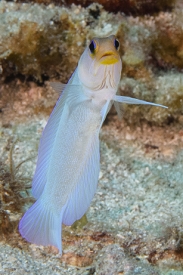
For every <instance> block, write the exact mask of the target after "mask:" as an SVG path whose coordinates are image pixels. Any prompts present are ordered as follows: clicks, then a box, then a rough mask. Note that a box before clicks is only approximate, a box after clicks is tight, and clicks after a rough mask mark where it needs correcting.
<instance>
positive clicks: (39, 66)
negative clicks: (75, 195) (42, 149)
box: [0, 0, 183, 275]
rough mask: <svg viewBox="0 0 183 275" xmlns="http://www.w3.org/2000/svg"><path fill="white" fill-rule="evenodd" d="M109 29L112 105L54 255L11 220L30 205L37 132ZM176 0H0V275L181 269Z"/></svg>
mask: <svg viewBox="0 0 183 275" xmlns="http://www.w3.org/2000/svg"><path fill="white" fill-rule="evenodd" d="M111 34H115V35H116V36H117V38H118V40H119V42H120V54H121V58H122V63H123V70H122V78H121V82H120V85H119V94H121V95H125V96H131V97H135V98H139V99H143V100H147V101H152V102H155V103H159V104H163V105H166V106H168V109H163V108H157V107H152V106H142V105H125V104H123V105H122V114H123V117H122V120H119V119H118V117H117V114H116V112H115V111H114V109H112V110H111V111H110V113H109V114H108V116H107V119H106V121H105V123H104V125H103V127H102V131H101V134H100V141H101V172H100V177H99V183H98V188H97V193H96V194H95V197H94V199H93V201H92V204H91V206H90V208H89V209H88V211H87V213H86V216H84V218H83V219H82V220H81V221H79V222H78V223H76V224H74V225H73V226H71V227H66V226H64V227H63V237H62V241H63V256H62V257H60V256H59V255H58V254H57V251H56V250H54V248H51V247H43V246H36V245H33V244H30V243H27V242H26V241H25V240H23V239H22V238H21V236H20V235H19V232H18V229H17V226H18V222H19V220H20V218H21V217H22V214H23V213H24V212H25V210H26V209H28V207H29V206H30V205H31V204H32V203H33V202H34V199H33V197H32V195H31V180H32V177H33V173H34V170H35V165H36V157H37V150H38V145H39V139H40V136H41V133H42V130H43V128H44V126H45V125H46V121H47V119H48V117H49V115H50V113H51V111H52V109H53V107H54V105H55V102H56V100H57V98H58V97H59V94H57V93H56V92H55V91H53V90H52V88H51V87H50V86H49V81H60V82H63V83H67V81H68V79H69V78H70V76H71V74H72V73H73V71H74V69H75V68H76V66H77V62H78V60H79V58H80V56H81V54H82V52H83V51H84V48H85V47H86V45H87V43H88V42H89V41H90V39H91V38H92V37H94V36H97V37H104V36H109V35H111ZM182 72H183V1H182V0H177V1H173V0H172V1H168V0H159V1H152V0H149V1H144V0H134V1H130V0H116V1H115V0H111V1H104V0H103V1H102V0H101V1H100V0H98V1H89V0H88V1H87V0H85V1H79V0H76V1H71V0H70V1H66V0H65V1H58V0H36V1H28V0H27V1H0V274H50V275H51V274H72V275H74V274H82V275H89V274H95V275H120V274H123V275H135V274H139V275H142V274H143V275H183V190H182V189H183V188H182V187H183V75H182Z"/></svg>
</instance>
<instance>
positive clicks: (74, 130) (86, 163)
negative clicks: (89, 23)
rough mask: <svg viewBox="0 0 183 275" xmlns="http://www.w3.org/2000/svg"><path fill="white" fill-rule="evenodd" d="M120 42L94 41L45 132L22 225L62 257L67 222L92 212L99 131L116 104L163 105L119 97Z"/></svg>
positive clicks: (110, 38)
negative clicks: (90, 207) (63, 226)
mask: <svg viewBox="0 0 183 275" xmlns="http://www.w3.org/2000/svg"><path fill="white" fill-rule="evenodd" d="M119 47H120V43H119V41H118V39H117V38H116V37H115V36H114V35H111V36H108V37H104V38H97V37H94V38H93V39H92V40H91V41H90V43H89V45H88V46H87V47H86V49H85V50H84V52H83V54H82V55H81V57H80V60H79V62H78V66H77V68H76V69H75V71H74V73H73V74H72V76H71V78H70V80H69V81H68V83H67V84H66V85H63V84H61V83H53V84H52V87H53V88H54V89H55V90H56V91H60V90H63V91H62V93H61V95H60V97H59V99H58V101H57V103H56V105H55V107H54V109H53V111H52V113H51V115H50V117H49V119H48V122H47V125H46V127H45V129H44V130H43V133H42V136H41V139H40V145H39V149H38V159H37V164H36V170H35V174H34V177H33V181H32V194H33V196H34V198H35V199H36V201H35V203H34V204H33V205H32V206H31V207H30V208H29V209H28V210H27V211H26V213H25V214H24V215H23V217H22V219H21V220H20V222H19V232H20V234H21V236H22V237H23V238H24V239H26V240H27V241H28V242H30V243H34V244H37V245H43V246H48V245H51V246H55V247H57V248H58V250H59V253H60V254H62V224H65V225H68V226H69V225H72V224H73V223H74V222H75V221H76V220H79V219H80V218H81V217H82V216H83V215H84V214H85V213H86V211H87V210H88V208H89V206H90V204H91V201H92V199H93V197H94V194H95V192H96V189H97V183H98V178H99V171H100V152H99V132H100V129H101V127H102V124H103V122H104V120H105V118H106V115H107V113H108V112H109V110H110V108H111V106H112V104H113V103H116V104H118V103H128V104H150V105H153V106H159V107H165V108H166V106H163V105H160V104H156V103H152V102H146V101H143V100H139V99H135V98H130V97H125V96H120V95H117V90H118V86H119V82H120V79H121V70H122V61H121V58H120V54H119Z"/></svg>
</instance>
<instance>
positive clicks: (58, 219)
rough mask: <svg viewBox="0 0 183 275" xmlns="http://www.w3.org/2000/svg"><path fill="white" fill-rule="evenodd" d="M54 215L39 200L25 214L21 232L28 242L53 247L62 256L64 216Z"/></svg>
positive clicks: (20, 227)
mask: <svg viewBox="0 0 183 275" xmlns="http://www.w3.org/2000/svg"><path fill="white" fill-rule="evenodd" d="M63 211H64V209H62V212H61V213H60V214H59V215H58V214H55V213H53V212H52V211H51V210H50V209H49V208H48V207H47V205H44V204H43V203H42V201H41V200H40V199H38V200H37V201H36V202H35V203H34V204H33V205H32V206H31V207H30V208H29V209H28V210H27V212H26V213H25V214H24V216H23V218H22V219H21V220H20V223H19V232H20V234H21V235H22V237H23V238H25V239H26V240H27V241H28V242H31V243H35V244H37V245H53V246H56V247H57V248H58V249H59V252H60V254H62V240H61V230H62V228H61V227H62V215H63Z"/></svg>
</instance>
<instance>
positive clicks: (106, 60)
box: [99, 52, 119, 65]
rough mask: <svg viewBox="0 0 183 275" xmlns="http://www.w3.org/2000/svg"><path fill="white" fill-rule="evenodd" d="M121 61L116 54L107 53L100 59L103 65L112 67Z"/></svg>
mask: <svg viewBox="0 0 183 275" xmlns="http://www.w3.org/2000/svg"><path fill="white" fill-rule="evenodd" d="M118 61H119V57H118V56H117V55H116V54H114V52H105V53H104V54H103V55H102V56H101V57H100V59H99V63H100V64H102V65H112V64H115V63H117V62H118Z"/></svg>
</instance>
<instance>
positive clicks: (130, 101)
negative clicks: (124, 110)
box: [113, 95, 168, 108]
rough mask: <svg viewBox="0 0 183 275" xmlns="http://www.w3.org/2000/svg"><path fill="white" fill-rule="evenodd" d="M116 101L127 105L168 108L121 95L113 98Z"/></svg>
mask: <svg viewBox="0 0 183 275" xmlns="http://www.w3.org/2000/svg"><path fill="white" fill-rule="evenodd" d="M113 100H114V101H117V102H120V103H127V104H145V105H152V106H156V107H162V108H168V107H167V106H164V105H161V104H157V103H152V102H148V101H145V100H140V99H137V98H132V97H128V96H120V95H115V96H114V98H113Z"/></svg>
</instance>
